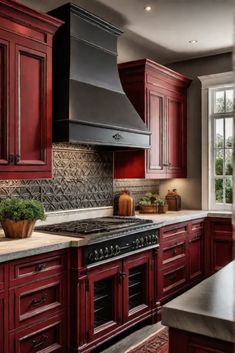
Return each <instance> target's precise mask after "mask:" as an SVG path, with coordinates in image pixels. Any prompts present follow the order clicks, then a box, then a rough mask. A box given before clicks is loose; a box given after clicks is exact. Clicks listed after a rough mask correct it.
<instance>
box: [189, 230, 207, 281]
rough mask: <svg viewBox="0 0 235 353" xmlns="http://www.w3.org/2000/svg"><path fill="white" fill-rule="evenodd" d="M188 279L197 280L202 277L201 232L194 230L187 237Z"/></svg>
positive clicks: (202, 248) (202, 247)
mask: <svg viewBox="0 0 235 353" xmlns="http://www.w3.org/2000/svg"><path fill="white" fill-rule="evenodd" d="M188 249H189V250H188V251H189V255H188V259H189V260H188V261H189V264H188V265H189V281H192V282H194V281H198V280H200V279H201V278H202V277H203V273H204V271H203V269H204V261H203V260H204V251H203V250H204V246H203V232H202V231H198V232H194V233H193V234H192V235H190V237H189V248H188Z"/></svg>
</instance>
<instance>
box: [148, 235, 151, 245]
mask: <svg viewBox="0 0 235 353" xmlns="http://www.w3.org/2000/svg"><path fill="white" fill-rule="evenodd" d="M148 242H149V244H152V236H151V235H150V234H149V236H148Z"/></svg>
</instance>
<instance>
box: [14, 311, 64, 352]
mask: <svg viewBox="0 0 235 353" xmlns="http://www.w3.org/2000/svg"><path fill="white" fill-rule="evenodd" d="M66 336H67V333H66V322H65V317H64V316H56V317H54V318H52V319H50V320H47V321H45V322H42V323H40V324H38V325H34V326H31V327H28V328H27V329H24V330H21V331H17V332H16V333H15V334H14V333H12V334H11V335H10V353H36V352H45V353H46V352H47V353H49V352H50V353H67V348H66Z"/></svg>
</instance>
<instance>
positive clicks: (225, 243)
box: [207, 217, 233, 274]
mask: <svg viewBox="0 0 235 353" xmlns="http://www.w3.org/2000/svg"><path fill="white" fill-rule="evenodd" d="M207 229H208V239H207V249H208V253H207V256H208V258H209V259H211V261H210V264H208V267H210V274H212V273H214V272H216V271H218V270H220V269H221V268H222V267H224V266H225V265H227V264H228V263H229V262H230V261H232V259H233V246H232V244H233V228H232V220H231V218H210V217H209V218H208V219H207Z"/></svg>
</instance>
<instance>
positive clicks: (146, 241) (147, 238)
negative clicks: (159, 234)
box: [145, 235, 149, 245]
mask: <svg viewBox="0 0 235 353" xmlns="http://www.w3.org/2000/svg"><path fill="white" fill-rule="evenodd" d="M148 244H149V237H148V236H147V235H146V237H145V245H148Z"/></svg>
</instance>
